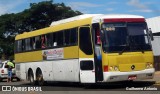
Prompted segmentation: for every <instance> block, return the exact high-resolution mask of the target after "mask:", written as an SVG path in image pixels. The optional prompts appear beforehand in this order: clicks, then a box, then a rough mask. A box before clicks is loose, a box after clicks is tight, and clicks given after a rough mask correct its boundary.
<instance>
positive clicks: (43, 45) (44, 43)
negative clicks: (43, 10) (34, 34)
mask: <svg viewBox="0 0 160 94" xmlns="http://www.w3.org/2000/svg"><path fill="white" fill-rule="evenodd" d="M46 44H47V38H46V35H42V36H41V48H46V47H47V45H46Z"/></svg>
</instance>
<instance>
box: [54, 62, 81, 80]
mask: <svg viewBox="0 0 160 94" xmlns="http://www.w3.org/2000/svg"><path fill="white" fill-rule="evenodd" d="M53 74H54V76H53V77H54V80H55V81H67V82H79V63H78V59H68V60H57V61H53Z"/></svg>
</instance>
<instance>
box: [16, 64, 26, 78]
mask: <svg viewBox="0 0 160 94" xmlns="http://www.w3.org/2000/svg"><path fill="white" fill-rule="evenodd" d="M15 67H16V76H17V77H18V78H20V79H21V80H26V70H25V64H23V63H19V64H16V66H15Z"/></svg>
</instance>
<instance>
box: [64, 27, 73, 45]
mask: <svg viewBox="0 0 160 94" xmlns="http://www.w3.org/2000/svg"><path fill="white" fill-rule="evenodd" d="M70 37H71V36H70V29H69V30H65V31H64V46H66V45H69V38H70Z"/></svg>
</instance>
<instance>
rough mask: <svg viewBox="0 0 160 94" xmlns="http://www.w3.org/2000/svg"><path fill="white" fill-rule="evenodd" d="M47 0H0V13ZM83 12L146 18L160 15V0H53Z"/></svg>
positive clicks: (15, 11)
mask: <svg viewBox="0 0 160 94" xmlns="http://www.w3.org/2000/svg"><path fill="white" fill-rule="evenodd" d="M41 1H47V0H0V15H3V14H5V13H18V12H21V11H23V10H24V9H28V8H29V5H30V3H38V2H41ZM53 1H54V3H62V2H63V3H64V4H65V5H67V6H70V7H71V8H72V9H73V10H78V11H80V12H82V13H84V14H134V15H142V16H144V17H146V18H151V17H156V16H160V0H53Z"/></svg>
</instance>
